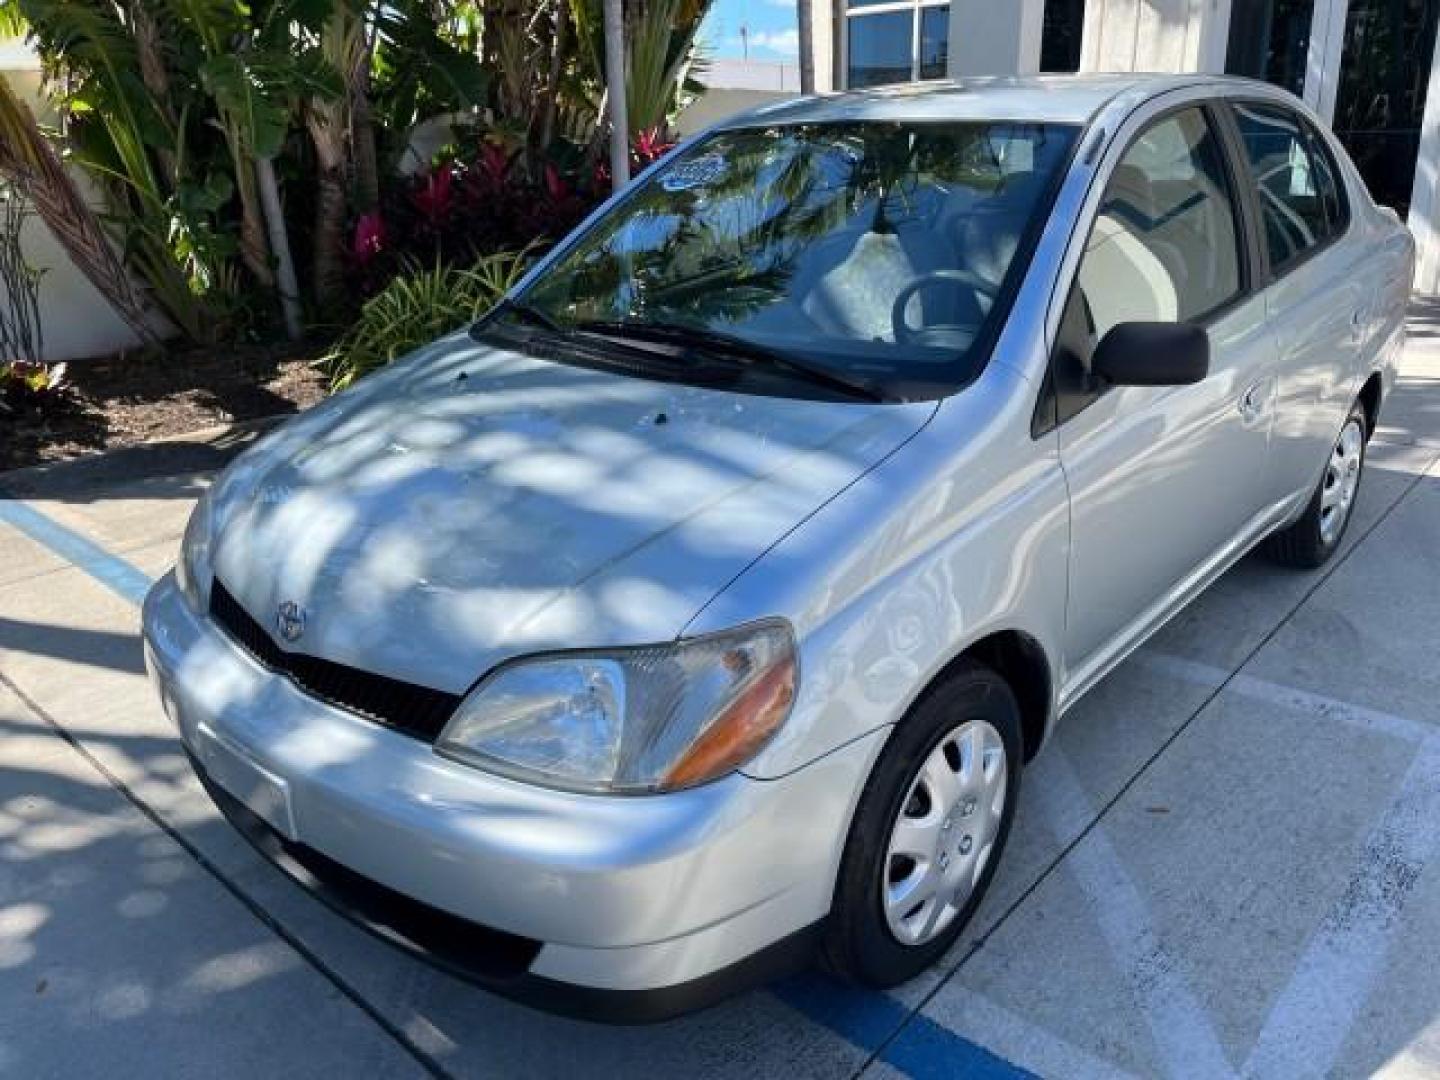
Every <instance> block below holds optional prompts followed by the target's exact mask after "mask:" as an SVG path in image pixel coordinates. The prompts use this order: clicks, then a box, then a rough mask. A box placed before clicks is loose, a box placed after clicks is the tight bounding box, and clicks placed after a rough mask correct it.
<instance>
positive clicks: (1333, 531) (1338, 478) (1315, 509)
mask: <svg viewBox="0 0 1440 1080" xmlns="http://www.w3.org/2000/svg"><path fill="white" fill-rule="evenodd" d="M1366 434H1367V432H1366V419H1365V409H1364V407H1363V406H1361V405H1360V403H1359V402H1356V403H1355V405H1354V406H1353V407H1352V408H1351V409H1350V415H1349V416H1347V417H1346V418H1345V424H1344V426H1343V427H1342V428H1341V429H1340V437H1339V438H1338V439H1336V440H1335V446H1334V447H1333V448H1332V449H1331V451H1330V457H1329V458H1328V460H1327V461H1326V463H1325V473H1324V475H1323V476H1321V477H1320V484H1319V486H1318V487H1316V489H1315V493H1314V494H1313V495H1312V496H1311V498H1310V503H1309V505H1307V506H1306V507H1305V513H1304V514H1302V515H1301V517H1300V520H1299V521H1297V522H1295V524H1293V525H1291V526H1289V527H1288V528H1285V529H1282V530H1281V531H1280V532H1277V533H1275V534H1274V535H1272V536H1271V537H1269V538H1268V539H1267V540H1266V541H1265V553H1266V554H1267V555H1269V556H1270V558H1272V559H1274V560H1275V561H1276V562H1278V563H1280V564H1281V565H1283V566H1295V567H1299V568H1301V569H1305V570H1313V569H1315V568H1316V567H1318V566H1323V565H1324V564H1325V563H1326V562H1328V561H1329V559H1330V557H1331V556H1332V555H1334V554H1335V552H1336V551H1338V550H1339V548H1340V541H1341V540H1342V539H1343V538H1344V536H1345V528H1346V526H1348V525H1349V524H1350V516H1351V514H1352V513H1353V512H1354V510H1355V496H1356V495H1357V494H1358V493H1359V490H1360V474H1361V472H1362V471H1363V470H1364V468H1365V442H1366Z"/></svg>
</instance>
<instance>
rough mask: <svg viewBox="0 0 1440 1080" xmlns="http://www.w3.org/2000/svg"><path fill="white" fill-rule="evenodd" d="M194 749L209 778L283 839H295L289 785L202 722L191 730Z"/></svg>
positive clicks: (295, 833) (296, 837)
mask: <svg viewBox="0 0 1440 1080" xmlns="http://www.w3.org/2000/svg"><path fill="white" fill-rule="evenodd" d="M194 749H195V756H196V757H197V758H199V760H200V764H201V766H202V767H203V768H204V769H205V773H206V775H207V776H209V777H210V779H211V780H213V781H214V782H215V783H216V784H218V785H220V787H221V788H223V789H224V790H225V791H226V792H227V793H228V794H230V795H231V796H233V797H234V798H235V799H238V800H239V801H240V802H241V803H243V804H244V805H245V806H246V808H248V809H249V810H250V812H251V813H253V814H255V815H256V816H257V817H259V818H261V819H262V820H263V821H264V822H265V823H266V824H267V825H269V826H270V827H271V828H272V829H274V830H275V831H276V832H278V833H279V834H280V835H281V836H283V837H285V839H287V840H298V839H299V831H298V830H297V829H296V827H295V811H294V809H293V807H292V806H291V802H290V785H289V784H287V783H286V782H285V781H284V780H283V779H281V778H280V777H278V776H276V775H275V774H274V773H272V772H270V771H269V770H268V769H265V768H264V767H262V766H261V765H259V764H257V763H256V762H255V760H254V759H253V758H251V757H250V755H248V754H246V753H245V752H244V751H243V750H241V749H240V748H239V747H237V746H235V745H234V744H233V743H231V742H229V741H228V740H227V739H225V738H224V737H223V736H221V735H218V734H216V732H214V731H213V730H211V729H210V728H209V727H208V726H206V725H205V724H200V725H198V726H197V727H196V729H195V745H194Z"/></svg>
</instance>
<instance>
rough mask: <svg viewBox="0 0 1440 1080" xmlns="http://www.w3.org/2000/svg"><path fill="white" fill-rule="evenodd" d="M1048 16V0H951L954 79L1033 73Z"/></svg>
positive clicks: (951, 66)
mask: <svg viewBox="0 0 1440 1080" xmlns="http://www.w3.org/2000/svg"><path fill="white" fill-rule="evenodd" d="M1089 2H1091V3H1094V0H1089ZM1044 19H1045V0H1008V2H1005V3H997V2H996V0H950V64H949V67H950V76H951V78H957V79H958V78H961V77H963V76H965V75H1033V74H1034V73H1035V72H1037V71H1039V70H1040V34H1041V30H1042V29H1043V26H1044Z"/></svg>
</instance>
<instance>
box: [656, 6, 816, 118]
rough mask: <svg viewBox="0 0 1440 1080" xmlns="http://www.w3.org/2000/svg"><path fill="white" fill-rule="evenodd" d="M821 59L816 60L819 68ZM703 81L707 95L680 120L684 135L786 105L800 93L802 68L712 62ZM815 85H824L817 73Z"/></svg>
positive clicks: (751, 62)
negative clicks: (749, 112)
mask: <svg viewBox="0 0 1440 1080" xmlns="http://www.w3.org/2000/svg"><path fill="white" fill-rule="evenodd" d="M823 9H824V5H823V4H820V5H817V10H816V21H817V22H821V21H823V20H822V19H821V18H820V16H821V15H822V14H823ZM819 62H820V57H819V56H818V55H817V56H816V66H817V68H818V67H819ZM700 80H701V82H702V83H704V85H705V92H704V93H703V94H701V95H700V96H699V97H697V98H696V99H695V100H694V101H693V102H691V103H690V105H689V106H688V107H687V108H686V109H685V110H684V111H683V112H682V113H681V114H680V115H679V117H677V119H676V123H675V126H676V127H677V128H678V129H679V131H680V134H681V135H693V134H694V133H695V132H697V131H701V130H703V129H704V128H706V127H709V126H710V125H711V124H714V123H717V122H719V121H721V120H725V119H727V118H729V117H731V116H734V115H735V114H736V113H738V112H744V111H745V110H746V109H753V108H755V107H756V106H758V105H768V104H770V103H771V102H775V101H784V100H785V99H786V98H792V97H795V96H796V95H797V94H798V93H799V92H800V68H799V65H798V64H797V63H796V62H795V61H778V60H711V61H710V62H709V63H708V64H706V66H705V71H704V72H703V73H702V74H701V76H700ZM816 84H817V85H819V86H823V85H825V84H824V83H822V82H821V81H820V78H819V72H818V71H817V73H816Z"/></svg>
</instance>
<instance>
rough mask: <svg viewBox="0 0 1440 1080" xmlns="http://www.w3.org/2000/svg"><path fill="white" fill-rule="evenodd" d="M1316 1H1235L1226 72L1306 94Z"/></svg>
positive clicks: (1294, 92) (1232, 9) (1231, 14)
mask: <svg viewBox="0 0 1440 1080" xmlns="http://www.w3.org/2000/svg"><path fill="white" fill-rule="evenodd" d="M1314 21H1315V0H1234V2H1233V4H1232V6H1231V8H1230V37H1229V44H1228V46H1227V48H1226V52H1225V70H1226V72H1227V73H1229V74H1231V75H1247V76H1249V77H1250V78H1252V79H1264V80H1265V81H1266V82H1269V83H1274V84H1275V85H1276V86H1283V87H1284V88H1285V89H1286V90H1289V91H1290V92H1291V93H1292V94H1294V95H1295V96H1296V97H1300V96H1302V95H1303V94H1304V92H1305V68H1306V62H1307V58H1308V57H1309V55H1310V30H1311V27H1312V25H1313V24H1314Z"/></svg>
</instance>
